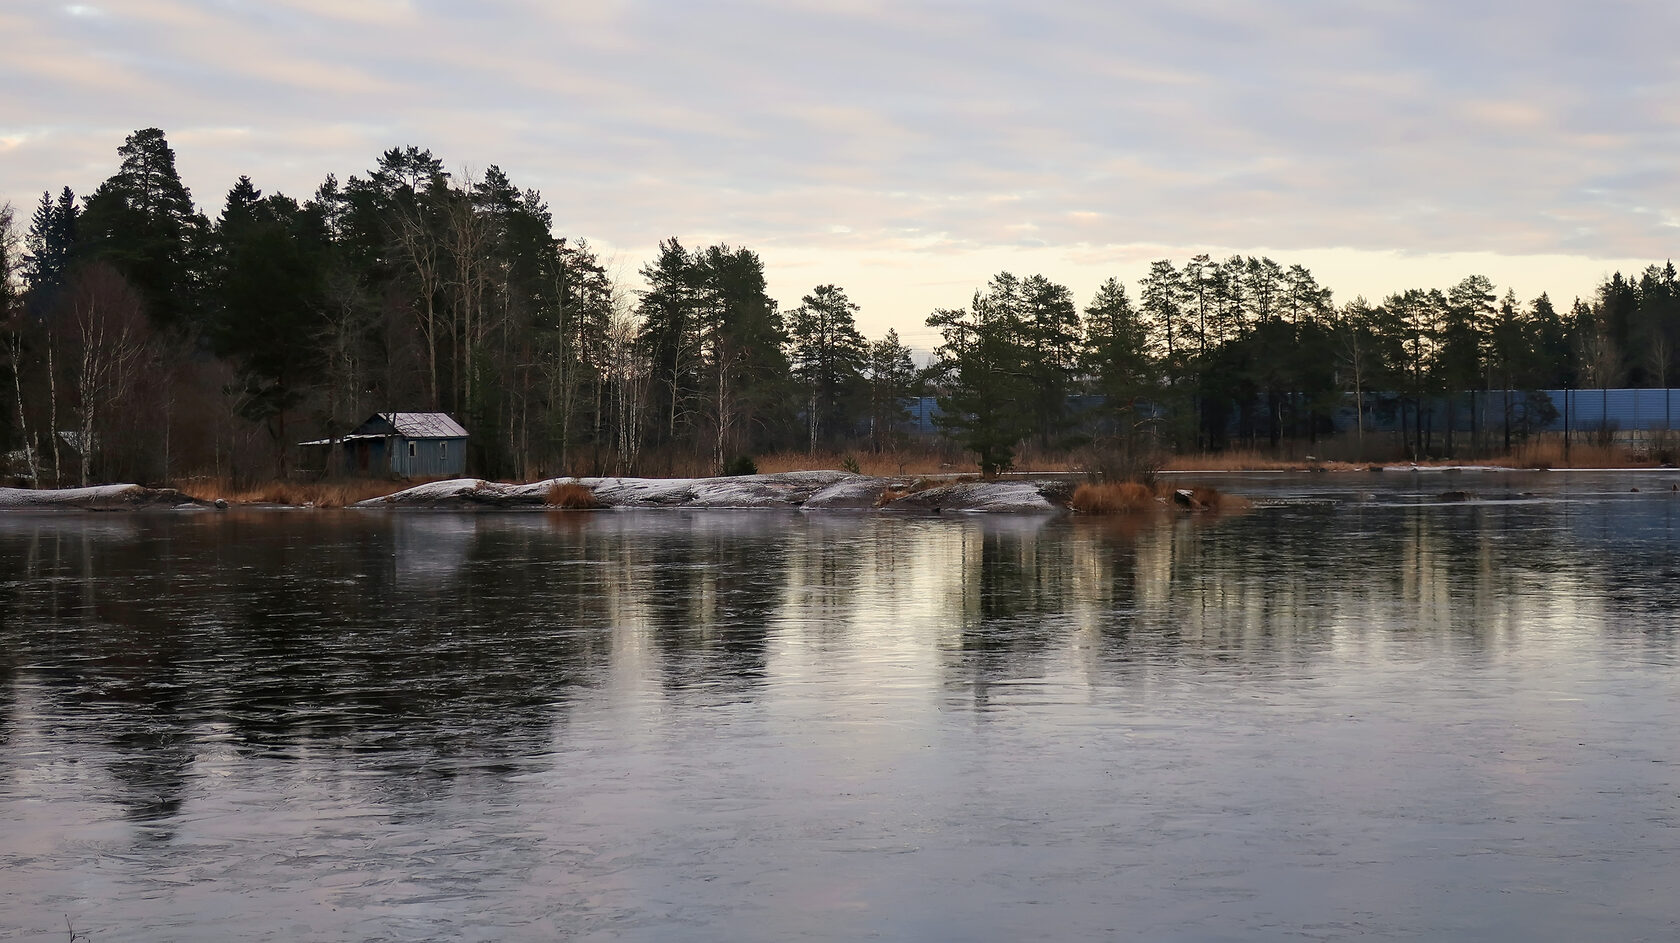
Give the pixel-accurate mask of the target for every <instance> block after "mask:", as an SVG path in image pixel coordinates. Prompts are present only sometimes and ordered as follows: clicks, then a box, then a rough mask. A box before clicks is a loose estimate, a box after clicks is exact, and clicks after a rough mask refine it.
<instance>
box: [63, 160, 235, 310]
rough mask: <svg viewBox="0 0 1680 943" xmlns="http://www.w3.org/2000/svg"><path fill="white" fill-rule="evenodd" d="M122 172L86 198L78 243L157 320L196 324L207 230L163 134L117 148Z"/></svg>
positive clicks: (119, 170)
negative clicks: (110, 269) (123, 281)
mask: <svg viewBox="0 0 1680 943" xmlns="http://www.w3.org/2000/svg"><path fill="white" fill-rule="evenodd" d="M117 154H118V155H119V156H121V157H122V166H121V167H120V168H119V169H118V170H117V172H116V173H115V174H114V175H112V176H111V177H110V178H109V179H107V180H106V181H105V182H104V183H102V184H100V185H99V188H98V189H96V190H94V192H93V194H92V195H91V196H89V197H88V198H87V201H86V204H85V207H84V209H83V213H82V218H81V226H80V233H79V235H80V237H81V240H82V242H83V243H84V244H85V245H86V246H87V250H86V251H87V253H88V255H89V257H93V258H99V259H103V260H105V261H107V262H109V263H111V265H112V266H114V267H115V268H116V270H117V271H118V272H120V273H122V275H123V276H124V278H125V279H126V280H127V281H128V283H129V284H131V285H132V286H134V289H135V290H136V291H137V292H138V293H139V295H140V298H141V300H142V302H143V304H144V306H145V309H146V312H147V314H148V315H149V316H150V317H151V318H152V320H153V322H154V323H156V324H159V325H163V326H166V327H170V328H175V329H179V330H185V329H190V328H192V327H194V326H195V323H196V320H197V318H198V314H199V297H200V288H201V285H202V282H203V277H204V263H205V261H206V248H207V245H208V241H207V236H208V231H209V224H208V222H207V221H206V220H205V219H204V217H203V216H202V215H201V214H200V213H199V212H198V211H197V210H196V209H195V208H194V207H193V202H192V194H191V193H190V192H189V191H188V190H187V188H186V186H185V185H184V184H182V183H181V178H180V175H179V174H177V173H176V170H175V151H174V150H173V149H172V148H170V146H169V142H168V141H167V140H165V138H164V135H163V132H162V131H160V130H158V129H157V128H145V129H143V130H140V131H136V132H134V133H133V134H131V135H129V136H128V138H127V140H125V141H124V142H123V145H122V146H121V147H119V148H117Z"/></svg>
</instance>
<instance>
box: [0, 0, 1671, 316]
mask: <svg viewBox="0 0 1680 943" xmlns="http://www.w3.org/2000/svg"><path fill="white" fill-rule="evenodd" d="M1677 28H1680V9H1676V8H1674V7H1673V6H1672V5H1670V4H1664V3H1660V2H1655V0H1639V2H1621V3H1612V4H1599V5H1592V6H1586V5H1580V4H1574V3H1568V2H1563V0H1551V2H1538V3H1517V2H1472V3H1447V2H1429V3H1419V4H1392V3H1387V2H1381V0H1337V2H1332V0H1293V2H1286V0H1273V2H1261V3H1255V4H1248V5H1231V4H1228V3H1221V2H1211V0H1199V2H1185V3H1177V4H1155V5H1145V4H1103V5H1094V4H1073V3H1048V4H1037V5H1026V4H1019V3H1003V2H988V0H975V2H965V3H954V2H890V3H889V2H885V0H882V2H858V3H850V4H828V3H819V2H815V0H801V2H772V0H734V2H724V0H697V2H693V3H681V4H662V3H651V2H638V0H616V2H603V3H595V4H589V5H583V6H579V5H571V4H566V5H556V4H549V3H542V2H537V0H524V2H511V0H496V2H484V3H475V4H471V5H465V4H452V3H445V2H441V0H369V2H358V3H340V2H327V0H285V2H270V3H259V2H254V0H221V2H217V3H187V2H183V0H110V2H104V3H100V4H98V5H77V6H66V7H40V8H35V9H29V8H25V9H22V10H19V9H16V8H13V9H10V10H8V11H5V12H0V29H4V31H5V32H6V34H7V35H14V36H26V37H29V42H28V43H25V44H23V45H22V46H21V47H20V48H19V49H18V50H16V51H14V53H13V55H12V56H10V57H8V58H7V60H6V61H5V62H3V63H0V82H4V83H5V85H6V87H7V88H8V89H10V90H13V91H14V94H10V95H8V96H6V98H5V100H4V101H3V102H0V139H3V140H4V142H5V144H4V146H5V147H6V151H5V153H6V155H7V159H6V161H5V162H4V164H3V165H0V198H7V199H11V200H12V201H13V202H23V203H27V202H30V201H32V199H33V195H34V194H36V193H39V192H40V191H41V190H43V189H57V188H58V187H59V186H62V185H66V184H68V185H70V186H72V187H74V188H76V189H77V190H78V191H79V192H87V191H88V190H90V189H91V188H92V187H93V186H94V185H95V184H97V182H98V181H99V179H100V178H102V177H103V176H105V175H107V174H108V173H110V171H111V170H113V169H114V168H115V163H116V161H115V155H114V152H115V148H116V146H117V145H118V144H119V143H120V142H121V139H122V137H123V135H124V134H126V133H127V132H129V131H131V130H133V129H135V128H139V127H146V126H153V125H155V126H158V127H162V128H164V129H165V130H166V131H168V132H169V133H170V135H171V140H172V141H173V142H174V143H175V145H176V148H177V151H178V153H179V158H180V164H181V168H182V171H183V174H184V175H185V176H186V177H187V183H188V184H189V185H190V186H192V187H193V188H194V192H195V193H196V194H198V196H199V198H200V200H201V201H209V202H214V201H216V200H218V199H219V196H220V194H221V193H222V192H224V191H225V188H226V187H227V186H228V185H230V184H231V183H232V181H233V180H234V179H235V178H237V177H238V176H239V175H240V174H249V175H251V176H252V177H253V179H255V180H256V181H257V183H258V185H259V186H261V187H263V188H264V189H267V190H271V191H272V190H284V191H286V192H290V193H293V194H299V195H301V194H307V193H308V192H310V191H311V190H313V188H314V186H315V185H316V184H317V183H318V182H319V181H320V179H321V178H322V177H324V176H325V175H326V174H327V173H329V172H331V173H334V174H337V175H338V176H339V177H340V178H341V179H342V178H343V177H345V176H347V175H349V174H351V173H357V172H362V171H364V170H365V169H366V168H368V167H369V166H370V165H371V164H372V163H373V162H374V161H375V159H376V158H377V155H378V154H379V153H380V152H381V151H382V150H383V149H385V148H387V147H390V146H393V145H396V144H411V143H412V144H418V145H421V146H425V147H430V148H432V149H433V151H434V152H435V153H437V154H438V155H439V156H441V157H443V158H444V160H445V162H446V163H447V164H448V165H449V166H451V167H459V166H466V167H470V168H475V169H478V170H482V169H483V168H484V167H486V166H488V165H489V164H492V163H494V164H498V165H500V166H501V167H503V168H504V169H505V170H507V171H508V172H509V173H510V174H511V175H512V177H513V179H514V181H515V182H516V183H518V184H519V185H522V186H532V187H537V188H539V189H541V190H542V191H543V192H544V194H545V196H546V197H547V199H548V200H549V202H550V203H551V204H552V205H553V207H554V209H555V212H556V218H557V222H558V224H559V225H560V226H561V227H562V228H563V229H564V230H565V231H566V232H568V233H576V234H582V235H585V236H588V237H589V238H590V239H591V240H592V241H594V242H596V243H597V244H600V245H603V246H608V247H615V248H617V249H619V250H620V251H623V252H625V253H627V254H633V255H639V256H645V255H647V254H649V253H651V251H652V248H653V244H654V243H655V242H656V241H657V239H658V238H660V237H661V236H665V235H670V234H673V233H678V234H682V235H684V236H685V238H687V240H688V241H691V242H692V241H695V240H697V239H700V238H712V237H715V238H720V239H727V240H728V241H730V242H732V243H735V244H745V245H752V246H762V247H766V249H767V250H769V249H775V250H777V251H783V252H786V253H788V254H789V257H790V258H791V257H793V255H799V257H800V258H801V259H805V260H806V261H802V262H801V263H800V269H799V271H801V272H802V273H803V272H804V271H805V269H806V267H808V266H807V262H809V264H810V265H815V264H816V262H815V261H814V260H815V259H818V258H821V257H822V256H824V255H825V254H826V255H828V256H830V257H838V255H839V254H844V255H846V258H847V259H848V260H849V261H847V262H846V263H845V267H847V268H848V269H850V270H853V271H855V272H856V273H858V274H859V277H865V278H881V279H887V280H888V281H886V282H883V283H882V284H881V285H880V286H879V287H878V288H877V287H872V288H870V289H868V290H865V291H862V292H860V291H858V290H854V291H853V295H854V297H862V296H863V295H875V296H878V297H880V298H896V297H898V296H900V295H912V294H914V292H913V291H907V292H898V291H896V290H894V289H893V288H892V287H891V286H892V284H896V283H893V282H891V279H895V278H901V277H902V270H901V269H899V268H895V267H892V266H881V265H874V264H872V263H870V262H869V261H868V260H869V259H878V258H882V257H885V256H888V255H893V256H897V255H900V254H910V255H913V256H922V257H934V256H937V257H938V258H940V259H941V260H942V262H941V264H944V262H943V260H950V259H955V260H959V261H960V260H966V264H967V265H969V266H970V271H969V274H968V276H967V279H968V281H970V282H972V283H974V284H980V283H983V282H984V280H985V279H986V278H987V277H988V276H989V275H990V274H991V270H990V266H991V265H992V264H994V262H995V261H997V260H999V259H1007V258H1022V259H1025V258H1032V259H1046V260H1050V259H1059V260H1062V261H1061V262H1060V263H1058V264H1059V266H1060V268H1061V269H1062V270H1067V271H1077V272H1079V273H1082V274H1081V275H1080V277H1081V278H1082V279H1083V280H1084V281H1085V282H1087V283H1088V284H1089V287H1090V288H1094V287H1095V284H1096V283H1097V282H1098V281H1099V280H1100V278H1099V277H1098V273H1097V272H1096V271H1095V270H1094V269H1091V268H1087V267H1081V266H1094V265H1097V264H1100V260H1103V259H1117V260H1118V259H1130V258H1131V257H1132V255H1133V253H1134V252H1135V251H1136V250H1137V247H1139V246H1158V247H1161V250H1162V251H1163V252H1172V253H1173V254H1175V255H1177V256H1185V255H1188V254H1191V253H1192V252H1194V251H1201V250H1202V249H1203V248H1206V247H1218V246H1223V247H1231V248H1233V250H1235V251H1244V252H1248V251H1256V250H1257V249H1258V248H1259V247H1267V249H1268V251H1272V252H1274V253H1276V254H1279V255H1282V256H1287V257H1288V258H1290V259H1294V258H1305V257H1306V256H1307V255H1309V254H1312V253H1320V254H1322V253H1328V252H1339V253H1347V252H1353V253H1364V254H1365V257H1367V258H1369V259H1372V260H1392V259H1396V258H1448V257H1461V258H1465V259H1477V260H1482V261H1486V262H1493V261H1497V260H1517V261H1511V262H1509V263H1501V264H1508V265H1509V268H1510V271H1512V272H1516V271H1519V270H1521V271H1527V270H1528V269H1527V268H1525V266H1524V265H1523V264H1522V263H1521V261H1520V260H1521V259H1524V258H1536V257H1549V258H1550V257H1556V258H1573V259H1579V260H1587V261H1590V262H1593V263H1595V264H1604V265H1610V266H1615V267H1620V266H1622V265H1623V262H1622V260H1630V259H1660V258H1665V257H1667V255H1668V254H1670V252H1671V251H1672V242H1673V237H1674V229H1675V225H1674V223H1675V220H1676V218H1677V217H1680V211H1677V210H1676V209H1675V208H1676V205H1677V204H1680V177H1677V175H1676V174H1675V173H1674V172H1673V171H1671V170H1670V164H1671V158H1670V155H1671V154H1672V153H1674V151H1675V148H1676V145H1677V144H1680V140H1677V139H1680V107H1677V106H1675V105H1674V104H1673V103H1674V102H1675V101H1676V100H1680V96H1677V95H1676V93H1677V92H1680V87H1677V86H1680V68H1676V65H1680V63H1677V62H1676V59H1677V58H1680V57H1677V55H1676V53H1675V52H1674V51H1673V50H1672V49H1671V43H1670V41H1669V37H1672V36H1673V35H1675V34H1676V32H1677ZM207 209H209V210H210V211H211V212H214V211H215V209H216V208H215V207H214V206H207ZM768 257H769V255H768V252H767V258H768ZM1081 260H1083V261H1081ZM790 264H791V263H790ZM633 267H634V265H632V268H633ZM1014 267H1015V268H1017V269H1020V270H1023V271H1024V270H1027V269H1028V268H1030V266H1028V265H1025V264H1019V265H1015V266H1014ZM915 268H916V266H914V265H912V266H909V267H908V269H909V270H912V271H913V270H915ZM1375 269H1376V265H1375V264H1373V265H1372V266H1368V267H1365V268H1361V267H1359V266H1350V267H1348V270H1349V271H1350V272H1351V271H1355V270H1359V271H1363V272H1364V273H1365V274H1363V275H1362V276H1361V277H1366V278H1369V277H1371V271H1374V270H1375ZM1559 271H1562V270H1561V269H1560V270H1559ZM1570 271H1574V269H1570ZM870 273H873V274H870ZM945 274H947V275H949V274H951V273H945ZM1115 274H1121V275H1122V276H1125V275H1126V274H1127V273H1126V272H1123V271H1122V272H1116V273H1115ZM1488 274H1490V275H1493V276H1494V277H1496V279H1497V278H1499V277H1500V276H1499V272H1498V271H1497V270H1492V271H1489V272H1488ZM951 277H952V278H955V277H956V276H954V275H951ZM818 278H819V279H820V280H822V281H830V280H836V279H837V276H835V277H824V276H818ZM941 278H944V275H942V276H941ZM936 280H938V279H936ZM1321 280H1323V281H1325V282H1326V283H1327V284H1331V285H1333V286H1334V287H1337V288H1338V290H1339V291H1341V293H1342V294H1344V295H1345V294H1351V293H1353V292H1354V291H1364V292H1366V293H1378V291H1380V290H1386V289H1385V288H1384V286H1382V285H1378V284H1375V283H1372V284H1363V283H1362V284H1360V285H1352V286H1341V285H1336V283H1335V282H1334V281H1333V280H1331V279H1329V278H1327V277H1324V276H1323V275H1322V274H1321ZM1585 288H1586V286H1584V285H1583V286H1570V287H1569V288H1568V289H1567V291H1581V290H1585ZM800 290H803V289H800ZM1559 290H1560V291H1563V290H1565V289H1564V287H1563V286H1560V289H1559ZM794 297H797V294H795V295H794ZM961 300H962V297H961V296H960V295H959V297H957V298H954V299H949V300H948V301H947V302H945V303H951V304H955V303H960V302H961ZM880 303H882V304H891V305H896V304H900V302H898V301H882V302H880ZM906 304H907V303H906ZM910 316H912V315H911V313H910V312H909V311H906V312H905V313H904V315H903V317H910Z"/></svg>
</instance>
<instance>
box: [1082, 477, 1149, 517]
mask: <svg viewBox="0 0 1680 943" xmlns="http://www.w3.org/2000/svg"><path fill="white" fill-rule="evenodd" d="M1068 506H1069V507H1071V508H1073V509H1074V510H1075V511H1077V512H1078V513H1080V514H1139V513H1143V512H1147V511H1155V510H1159V509H1160V508H1161V507H1162V504H1161V502H1160V500H1159V499H1158V498H1157V497H1156V495H1155V491H1154V490H1153V489H1151V488H1150V487H1149V486H1148V485H1144V484H1139V483H1138V482H1135V481H1108V482H1102V483H1099V484H1083V485H1080V486H1079V487H1077V488H1075V489H1073V499H1072V500H1071V501H1069V502H1068Z"/></svg>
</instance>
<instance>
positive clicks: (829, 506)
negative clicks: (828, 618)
mask: <svg viewBox="0 0 1680 943" xmlns="http://www.w3.org/2000/svg"><path fill="white" fill-rule="evenodd" d="M565 484H578V485H583V486H585V487H587V488H589V489H590V490H592V491H594V492H595V497H596V498H598V499H600V501H601V502H602V503H603V504H605V505H607V506H608V507H629V508H655V507H681V508H783V509H796V508H798V509H804V510H864V509H869V508H874V507H876V506H877V504H878V502H879V499H880V497H881V494H882V493H883V492H884V491H886V490H887V489H888V487H890V486H893V485H895V484H897V485H898V486H899V487H903V484H902V483H900V482H895V481H894V480H892V479H887V478H870V477H867V476H863V475H853V474H849V473H847V472H839V471H809V472H784V473H781V474H775V475H740V476H736V477H729V478H549V479H545V480H543V481H533V482H530V483H528V484H519V485H505V484H498V483H496V482H489V481H483V480H481V479H477V478H457V479H453V480H450V481H434V482H431V483H430V484H424V485H417V486H415V487H413V488H409V489H406V490H404V491H399V492H397V493H395V494H390V495H386V496H385V497H382V498H371V499H369V500H367V501H362V502H360V503H359V504H358V505H357V506H358V507H391V506H408V507H458V506H462V505H485V506H502V507H519V506H524V507H536V506H541V505H543V504H545V503H546V502H547V499H548V492H549V489H550V488H552V487H554V486H555V485H565ZM1049 487H1052V486H1047V485H1046V483H1045V482H1034V481H984V482H982V481H974V482H963V483H959V484H952V485H946V486H943V487H939V488H932V489H929V490H927V491H922V492H918V493H917V494H913V495H910V496H908V497H906V498H901V499H899V500H898V501H894V502H893V503H891V504H889V505H887V509H888V510H904V511H932V510H952V511H1055V510H1058V509H1059V507H1060V505H1059V504H1058V503H1057V502H1053V501H1051V500H1049V499H1048V498H1047V497H1046V496H1045V495H1046V491H1047V490H1049Z"/></svg>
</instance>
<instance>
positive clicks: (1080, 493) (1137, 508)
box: [1068, 481, 1251, 515]
mask: <svg viewBox="0 0 1680 943" xmlns="http://www.w3.org/2000/svg"><path fill="white" fill-rule="evenodd" d="M1172 506H1176V507H1180V508H1185V509H1188V510H1192V511H1212V512H1214V513H1219V512H1231V511H1240V510H1245V509H1247V508H1248V507H1250V506H1251V505H1250V503H1249V501H1248V499H1246V498H1243V497H1240V496H1238V495H1234V494H1226V493H1224V492H1222V491H1220V490H1219V489H1217V488H1209V487H1206V486H1204V485H1196V486H1194V487H1190V488H1181V487H1178V486H1176V485H1175V484H1173V483H1172V482H1164V481H1163V482H1156V483H1155V484H1154V485H1153V486H1150V485H1146V484H1143V483H1141V482H1136V481H1117V482H1100V483H1095V484H1082V485H1080V486H1079V487H1078V488H1075V489H1074V492H1073V499H1072V500H1071V501H1069V502H1068V507H1070V508H1072V509H1073V510H1074V512H1076V513H1078V514H1092V515H1110V514H1142V513H1148V512H1152V511H1158V510H1161V509H1162V508H1166V507H1172Z"/></svg>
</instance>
